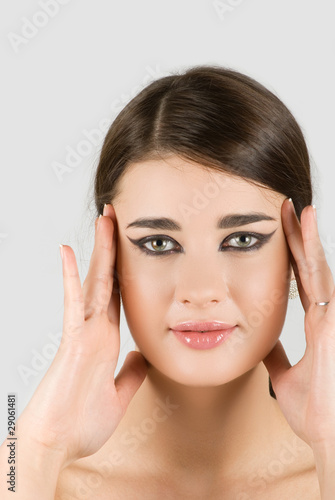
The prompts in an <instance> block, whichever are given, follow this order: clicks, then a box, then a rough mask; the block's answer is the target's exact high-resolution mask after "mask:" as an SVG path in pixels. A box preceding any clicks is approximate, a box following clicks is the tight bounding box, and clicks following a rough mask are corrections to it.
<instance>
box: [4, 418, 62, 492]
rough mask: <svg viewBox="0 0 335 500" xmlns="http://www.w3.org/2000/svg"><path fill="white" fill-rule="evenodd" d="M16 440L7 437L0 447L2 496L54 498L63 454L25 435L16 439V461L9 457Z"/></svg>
mask: <svg viewBox="0 0 335 500" xmlns="http://www.w3.org/2000/svg"><path fill="white" fill-rule="evenodd" d="M19 423H20V422H19ZM13 443H14V441H13V440H12V439H11V437H10V436H8V438H6V440H5V441H4V442H3V444H2V445H1V447H0V470H1V472H2V474H1V476H2V477H1V484H0V498H1V499H2V500H7V499H13V498H15V500H36V498H40V499H41V500H42V499H43V500H54V498H55V492H56V486H57V481H58V476H59V473H60V471H61V469H62V465H63V463H64V459H63V457H62V455H61V454H60V453H59V452H58V451H53V450H50V449H47V448H43V447H42V446H40V445H38V444H37V443H33V442H32V441H31V440H30V439H29V438H28V437H25V436H23V435H22V436H21V437H20V436H19V437H18V438H17V439H16V441H15V464H13V458H9V457H10V451H11V449H12V451H13V449H14V448H13ZM12 457H13V453H12ZM10 462H11V463H10ZM11 467H12V468H11Z"/></svg>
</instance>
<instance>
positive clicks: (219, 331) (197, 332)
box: [171, 321, 236, 349]
mask: <svg viewBox="0 0 335 500" xmlns="http://www.w3.org/2000/svg"><path fill="white" fill-rule="evenodd" d="M235 327H236V325H229V324H228V323H223V322H221V321H204V322H191V321H187V322H184V323H179V324H178V325H175V326H174V327H173V328H171V331H172V332H173V334H174V335H175V336H176V338H177V339H178V340H179V341H180V342H181V343H182V344H184V345H186V346H187V347H190V348H192V349H212V348H213V347H216V346H218V345H220V344H222V343H223V342H224V341H225V340H226V339H227V338H228V337H229V336H230V335H231V334H232V333H233V331H234V329H235Z"/></svg>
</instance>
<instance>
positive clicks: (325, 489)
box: [313, 445, 335, 500]
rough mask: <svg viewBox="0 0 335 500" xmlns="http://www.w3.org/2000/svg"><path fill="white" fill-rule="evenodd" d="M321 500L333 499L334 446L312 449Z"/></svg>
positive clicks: (334, 490)
mask: <svg viewBox="0 0 335 500" xmlns="http://www.w3.org/2000/svg"><path fill="white" fill-rule="evenodd" d="M313 453H314V457H315V465H316V471H317V474H318V479H319V485H320V491H321V500H334V498H335V445H333V446H331V445H328V446H323V447H322V448H313Z"/></svg>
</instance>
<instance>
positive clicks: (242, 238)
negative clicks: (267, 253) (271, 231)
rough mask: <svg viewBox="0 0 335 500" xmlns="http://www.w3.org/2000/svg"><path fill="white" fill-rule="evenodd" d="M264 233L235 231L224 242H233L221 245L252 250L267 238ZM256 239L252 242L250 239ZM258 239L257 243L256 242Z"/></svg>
mask: <svg viewBox="0 0 335 500" xmlns="http://www.w3.org/2000/svg"><path fill="white" fill-rule="evenodd" d="M267 236H270V235H265V234H256V233H237V234H234V235H230V236H229V239H226V240H225V241H224V242H223V243H225V242H231V241H232V242H234V243H235V244H230V245H226V244H224V245H223V248H229V249H236V250H252V249H256V248H258V247H260V246H261V245H262V244H263V240H264V239H266V238H267ZM253 240H254V241H256V243H253V244H252V241H253ZM257 241H258V243H257Z"/></svg>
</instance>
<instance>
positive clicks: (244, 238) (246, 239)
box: [230, 234, 257, 248]
mask: <svg viewBox="0 0 335 500" xmlns="http://www.w3.org/2000/svg"><path fill="white" fill-rule="evenodd" d="M239 238H240V239H241V240H240V242H241V245H237V247H239V248H244V247H248V246H249V245H250V243H251V241H252V239H253V238H254V239H255V240H257V238H255V237H254V236H251V235H250V234H240V235H239V236H235V238H232V240H235V241H237V240H238V239H239ZM230 241H231V240H230ZM230 246H234V245H230ZM250 246H252V245H250Z"/></svg>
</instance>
